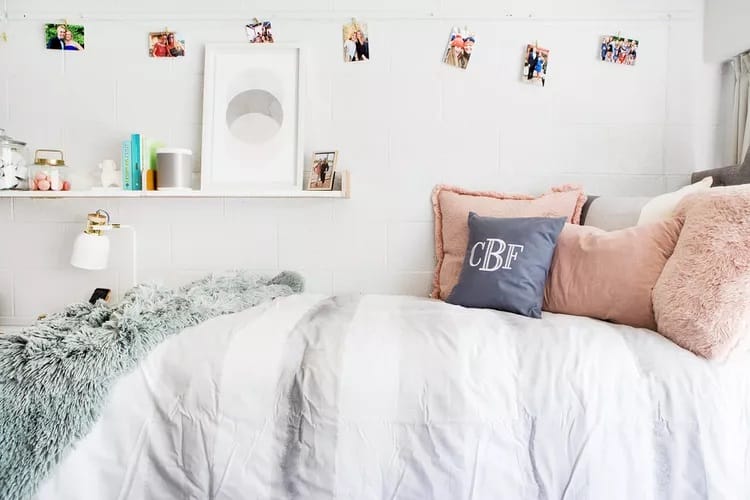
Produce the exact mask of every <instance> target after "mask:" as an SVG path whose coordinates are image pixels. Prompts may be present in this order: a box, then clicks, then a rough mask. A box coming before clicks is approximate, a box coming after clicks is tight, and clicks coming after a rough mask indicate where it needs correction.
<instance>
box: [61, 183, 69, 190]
mask: <svg viewBox="0 0 750 500" xmlns="http://www.w3.org/2000/svg"><path fill="white" fill-rule="evenodd" d="M62 190H63V191H70V181H63V183H62Z"/></svg>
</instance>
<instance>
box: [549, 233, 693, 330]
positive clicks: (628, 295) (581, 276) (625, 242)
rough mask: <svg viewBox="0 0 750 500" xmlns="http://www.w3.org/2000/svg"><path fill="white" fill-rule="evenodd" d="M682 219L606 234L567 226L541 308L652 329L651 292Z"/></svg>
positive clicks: (673, 244)
mask: <svg viewBox="0 0 750 500" xmlns="http://www.w3.org/2000/svg"><path fill="white" fill-rule="evenodd" d="M681 228H682V220H680V219H668V220H665V221H661V222H656V223H653V224H647V225H644V226H638V227H631V228H627V229H620V230H618V231H611V232H607V231H604V230H602V229H598V228H595V227H591V226H575V225H572V224H567V225H566V226H565V228H564V229H563V231H562V233H561V234H560V237H559V238H558V240H557V248H556V249H555V254H554V256H553V257H552V266H551V267H550V272H549V276H548V277H547V286H546V288H545V290H544V310H546V311H550V312H556V313H563V314H574V315H576V316H589V317H591V318H598V319H603V320H607V321H612V322H614V323H620V324H622V325H630V326H634V327H637V328H649V329H651V330H656V321H655V320H654V310H653V308H652V307H651V291H652V290H653V288H654V285H655V284H656V280H657V279H659V275H660V274H661V272H662V270H663V269H664V265H665V264H666V263H667V259H669V257H670V256H671V255H672V252H673V251H674V247H675V245H676V244H677V239H678V237H679V236H680V229H681Z"/></svg>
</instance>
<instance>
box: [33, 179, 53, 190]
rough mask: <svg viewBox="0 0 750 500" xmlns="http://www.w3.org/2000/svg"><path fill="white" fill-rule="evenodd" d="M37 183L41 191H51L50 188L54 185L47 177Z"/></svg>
mask: <svg viewBox="0 0 750 500" xmlns="http://www.w3.org/2000/svg"><path fill="white" fill-rule="evenodd" d="M36 185H37V187H38V188H39V191H49V189H50V188H51V187H52V185H51V184H50V183H49V181H48V180H46V179H43V180H41V181H38V182H37V183H36Z"/></svg>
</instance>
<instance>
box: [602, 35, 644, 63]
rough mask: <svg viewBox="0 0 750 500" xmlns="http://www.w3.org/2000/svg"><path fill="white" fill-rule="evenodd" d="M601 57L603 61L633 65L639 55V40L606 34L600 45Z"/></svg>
mask: <svg viewBox="0 0 750 500" xmlns="http://www.w3.org/2000/svg"><path fill="white" fill-rule="evenodd" d="M599 57H601V58H602V61H603V62H610V63H615V64H624V65H626V66H633V65H634V64H635V60H636V58H637V57H638V40H632V39H630V38H623V37H621V36H620V35H608V36H607V35H605V36H602V38H601V44H600V45H599Z"/></svg>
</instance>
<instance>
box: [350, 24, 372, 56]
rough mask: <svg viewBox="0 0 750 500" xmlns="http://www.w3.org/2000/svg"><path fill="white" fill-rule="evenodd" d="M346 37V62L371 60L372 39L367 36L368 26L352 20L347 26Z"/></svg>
mask: <svg viewBox="0 0 750 500" xmlns="http://www.w3.org/2000/svg"><path fill="white" fill-rule="evenodd" d="M343 37H344V62H357V61H369V60H370V39H369V36H368V34H367V24H364V23H358V22H357V21H355V20H352V22H351V23H349V24H345V25H344V29H343Z"/></svg>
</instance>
